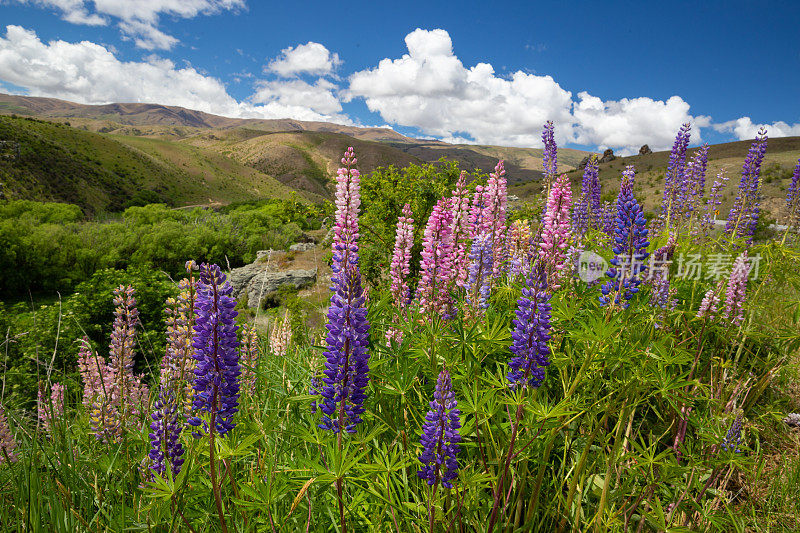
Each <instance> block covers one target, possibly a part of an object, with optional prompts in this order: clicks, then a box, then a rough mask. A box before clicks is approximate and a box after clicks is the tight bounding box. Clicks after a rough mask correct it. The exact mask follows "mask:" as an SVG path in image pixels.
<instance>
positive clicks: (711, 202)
mask: <svg viewBox="0 0 800 533" xmlns="http://www.w3.org/2000/svg"><path fill="white" fill-rule="evenodd" d="M727 183H728V176H726V175H725V169H724V168H723V169H720V171H719V174H717V179H715V180H714V183H713V184H712V185H711V190H710V191H709V193H708V200H706V208H705V213H704V215H703V222H702V223H701V226H702V228H703V232H704V233H705V234H708V231H709V230H710V229H711V227H712V226H713V225H714V221H715V220H716V219H717V207H718V206H720V205H721V204H722V189H723V188H724V187H725V185H726V184H727Z"/></svg>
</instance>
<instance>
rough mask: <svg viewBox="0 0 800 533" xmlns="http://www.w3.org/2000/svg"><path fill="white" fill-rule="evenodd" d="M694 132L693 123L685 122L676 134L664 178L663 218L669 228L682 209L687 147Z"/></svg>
mask: <svg viewBox="0 0 800 533" xmlns="http://www.w3.org/2000/svg"><path fill="white" fill-rule="evenodd" d="M691 133H692V125H691V124H688V123H687V124H683V125H682V126H681V127H680V129H679V130H678V134H677V135H676V136H675V143H674V144H673V145H672V151H671V152H670V155H669V162H668V163H667V174H666V176H665V178H664V197H663V200H662V205H661V219H662V222H663V224H664V226H665V228H666V229H667V230H669V229H670V227H671V226H672V224H673V221H674V220H675V218H676V214H677V213H679V212H680V209H681V196H682V193H683V192H685V191H684V189H683V188H684V187H685V173H686V149H687V148H688V147H689V138H690V137H691Z"/></svg>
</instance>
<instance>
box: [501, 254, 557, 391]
mask: <svg viewBox="0 0 800 533" xmlns="http://www.w3.org/2000/svg"><path fill="white" fill-rule="evenodd" d="M526 280H527V286H526V287H525V288H523V289H522V296H520V298H519V299H518V300H517V310H516V315H517V318H515V319H514V321H513V324H514V331H513V333H512V334H511V338H512V339H513V343H512V344H511V352H512V353H513V354H514V357H513V358H512V359H511V361H510V362H509V363H508V366H509V368H510V369H511V370H510V371H509V372H508V376H507V377H508V381H509V382H510V386H511V388H512V389H513V388H517V387H522V388H525V387H533V388H538V387H539V385H541V384H542V381H543V380H544V369H545V367H546V366H547V365H549V364H550V359H549V356H550V347H549V346H548V345H547V341H548V340H550V333H549V332H550V327H551V325H550V317H551V315H550V311H551V306H550V295H549V294H548V293H547V277H546V273H545V270H544V268H542V267H541V266H539V265H537V266H535V267H534V268H533V269H531V270H530V271H529V272H528V275H527V278H526Z"/></svg>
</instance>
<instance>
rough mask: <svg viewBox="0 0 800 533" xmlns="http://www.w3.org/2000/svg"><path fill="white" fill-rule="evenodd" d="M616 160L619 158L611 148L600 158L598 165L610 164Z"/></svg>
mask: <svg viewBox="0 0 800 533" xmlns="http://www.w3.org/2000/svg"><path fill="white" fill-rule="evenodd" d="M616 158H617V156H615V155H614V150H612V149H611V148H609V149H608V150H606V151H605V152H603V157H601V158H600V160H599V161H598V163H608V162H609V161H613V160H615V159H616Z"/></svg>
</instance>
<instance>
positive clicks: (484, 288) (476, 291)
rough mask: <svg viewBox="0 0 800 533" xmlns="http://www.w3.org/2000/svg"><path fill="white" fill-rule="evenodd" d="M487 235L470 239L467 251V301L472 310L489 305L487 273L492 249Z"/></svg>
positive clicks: (490, 263) (490, 269) (475, 310)
mask: <svg viewBox="0 0 800 533" xmlns="http://www.w3.org/2000/svg"><path fill="white" fill-rule="evenodd" d="M490 246H491V245H490V242H489V237H488V235H479V236H477V237H475V239H474V240H473V241H472V247H471V249H470V252H469V278H468V280H467V302H468V303H469V306H470V309H471V310H472V311H473V312H478V310H480V309H486V308H487V307H489V274H490V273H491V271H492V249H491V248H490Z"/></svg>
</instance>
